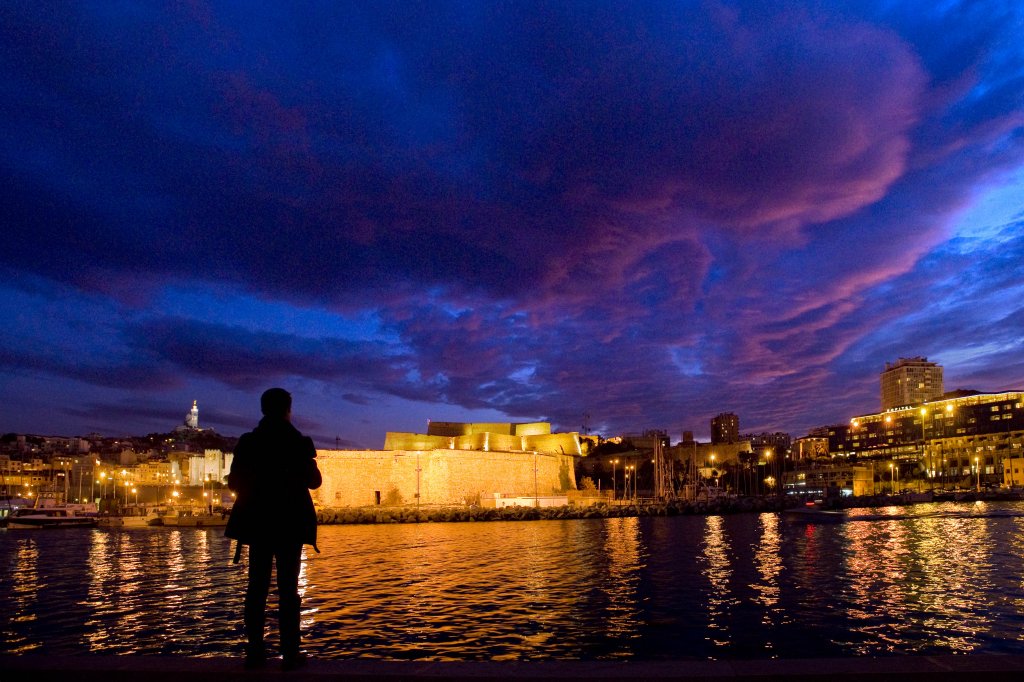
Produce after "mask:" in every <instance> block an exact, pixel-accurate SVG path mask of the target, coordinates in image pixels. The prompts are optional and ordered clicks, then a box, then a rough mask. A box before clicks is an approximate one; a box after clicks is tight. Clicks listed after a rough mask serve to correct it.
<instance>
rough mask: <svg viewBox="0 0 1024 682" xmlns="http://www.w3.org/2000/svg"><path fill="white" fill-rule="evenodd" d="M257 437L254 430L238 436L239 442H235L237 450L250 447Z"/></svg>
mask: <svg viewBox="0 0 1024 682" xmlns="http://www.w3.org/2000/svg"><path fill="white" fill-rule="evenodd" d="M255 439H256V433H254V432H253V431H246V432H245V433H243V434H242V435H241V436H239V437H238V442H237V443H235V452H238V451H239V450H244V449H245V448H247V447H249V446H250V445H252V442H253V440H255Z"/></svg>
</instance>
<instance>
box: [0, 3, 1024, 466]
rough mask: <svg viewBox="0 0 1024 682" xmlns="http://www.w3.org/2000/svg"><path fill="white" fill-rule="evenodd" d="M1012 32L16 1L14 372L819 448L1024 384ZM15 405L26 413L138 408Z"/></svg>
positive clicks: (761, 17) (809, 18) (1003, 7)
mask: <svg viewBox="0 0 1024 682" xmlns="http://www.w3.org/2000/svg"><path fill="white" fill-rule="evenodd" d="M1022 21H1024V18H1022V13H1021V10H1020V8H1019V7H1018V6H1017V5H1016V4H1015V3H1008V2H1006V3H1001V2H989V3H964V4H955V3H954V4H952V5H946V6H942V7H935V6H933V5H932V4H929V3H911V4H904V5H900V6H898V7H893V6H891V5H890V4H887V3H879V4H877V5H875V4H872V3H849V4H847V3H841V2H836V3H821V2H785V3H781V4H780V3H776V4H773V5H771V6H762V5H759V4H757V3H744V2H706V3H699V4H694V3H684V4H668V3H656V4H651V5H643V6H640V7H628V8H626V7H623V6H622V5H621V4H620V3H590V4H588V6H587V7H586V8H581V7H579V6H577V5H574V4H571V3H566V4H558V3H556V4H554V5H552V4H551V3H537V4H534V3H511V4H483V5H475V6H466V5H464V4H460V3H444V2H441V3H430V4H429V5H423V6H420V5H410V4H409V3H384V4H375V5H373V6H365V7H354V8H352V7H347V8H345V10H344V11H341V10H340V9H337V8H333V7H331V6H322V7H318V8H303V9H302V10H301V11H300V10H298V9H294V8H290V7H284V6H267V7H257V8H252V7H247V8H232V7H230V6H222V5H218V4H206V3H194V4H190V5H180V6H179V5H171V6H168V7H162V8H158V7H140V8H135V9H134V10H133V11H132V12H127V11H119V10H112V9H109V8H98V7H91V6H86V7H67V6H65V5H64V4H60V3H57V4H53V5H50V6H47V5H46V4H45V3H27V2H26V3H19V2H12V3H7V4H5V6H4V7H3V8H0V44H2V45H3V47H4V48H5V49H4V50H3V51H2V52H3V56H2V57H0V64H2V65H3V68H2V69H0V92H2V93H3V94H4V101H5V105H4V106H3V108H2V109H0V116H2V122H3V125H2V126H0V174H2V179H3V183H2V186H0V205H2V206H3V209H2V211H3V215H2V217H3V220H4V223H5V225H6V226H7V230H6V232H7V237H6V245H5V248H4V249H3V250H0V268H3V270H4V272H5V273H8V275H9V277H7V278H5V281H6V282H7V283H6V284H5V285H4V288H3V291H4V292H5V293H4V296H5V298H6V301H7V303H6V305H5V308H6V309H7V311H6V312H7V313H8V315H9V317H10V316H13V318H12V319H13V322H12V324H11V325H9V327H8V329H7V330H6V331H5V332H3V337H2V338H3V339H4V344H3V349H2V352H0V368H2V373H0V386H4V387H5V390H6V391H7V392H8V394H10V391H26V390H30V389H32V388H34V387H38V386H50V387H52V389H53V392H52V393H53V396H54V397H53V399H52V401H50V402H51V404H52V403H53V402H54V401H59V400H60V398H59V396H60V395H61V394H62V392H63V391H62V389H61V387H65V386H68V385H74V386H75V388H76V390H78V391H81V392H82V394H83V395H86V396H88V399H89V400H90V401H91V402H92V404H95V405H101V406H102V405H113V404H117V403H116V402H114V403H112V402H110V399H109V397H107V398H105V399H100V398H99V397H95V398H94V397H93V396H99V395H100V393H101V392H103V391H114V392H115V393H116V394H117V396H116V397H117V398H118V399H120V400H122V401H127V402H135V403H140V404H141V403H145V402H147V401H148V402H150V403H151V404H156V405H161V406H164V405H166V406H167V407H166V408H164V409H167V410H168V411H171V409H172V408H171V405H172V403H173V404H177V403H175V402H174V401H179V400H180V401H183V402H184V401H188V400H191V399H194V398H197V397H200V396H197V395H195V394H196V393H197V392H200V391H201V392H203V394H204V395H203V396H201V397H203V399H204V404H205V403H206V402H209V403H212V404H213V405H221V406H222V407H221V408H217V409H219V412H220V413H221V414H222V415H223V420H222V422H221V425H222V428H224V429H226V430H232V429H234V428H235V427H237V423H238V421H239V419H240V416H239V415H243V414H246V413H247V408H246V407H245V405H244V401H246V400H250V399H251V395H254V394H255V393H256V392H257V391H258V390H259V388H260V387H262V386H264V385H266V384H268V383H280V384H285V385H290V386H292V387H293V388H295V390H296V391H297V395H299V394H300V393H302V394H303V395H305V396H306V397H307V398H308V404H309V408H310V411H311V416H310V418H311V419H312V420H315V422H316V424H317V428H320V429H321V432H322V433H324V434H329V433H330V432H332V431H333V432H335V433H338V432H341V431H345V430H351V433H340V434H339V438H340V437H341V436H344V437H345V439H346V440H350V441H352V442H356V443H363V444H366V445H375V446H376V445H378V444H379V442H380V440H382V437H383V432H384V431H385V430H389V429H390V430H402V429H405V430H412V429H415V428H422V427H423V424H418V425H417V424H410V423H408V420H409V419H411V418H413V416H415V417H416V418H420V417H421V416H422V415H428V414H436V413H439V412H443V413H444V415H445V417H446V418H451V419H459V418H465V419H471V418H474V417H475V416H476V415H484V414H487V415H489V416H490V417H494V418H498V417H504V418H507V419H518V418H522V419H536V418H542V419H550V420H552V421H554V422H555V423H556V425H557V426H558V427H560V428H572V429H575V428H579V426H580V425H581V424H580V422H581V419H582V415H583V414H584V413H586V414H589V415H591V417H590V421H591V424H592V425H593V426H595V427H598V428H601V429H602V430H605V431H607V432H615V431H636V430H640V429H643V428H651V427H656V428H666V429H668V430H669V431H670V432H671V433H673V434H678V432H679V431H681V430H683V429H690V430H695V431H697V432H698V433H704V432H705V430H706V424H707V419H708V418H709V417H710V416H712V415H713V414H715V413H717V412H719V411H725V410H732V411H736V412H738V413H739V414H740V415H741V419H742V420H743V421H742V424H743V427H744V429H746V428H747V427H748V426H749V427H750V428H751V429H759V430H760V429H770V430H787V431H792V432H794V433H795V434H797V435H799V433H800V432H801V431H802V430H806V429H807V428H809V427H812V426H815V425H819V424H823V423H831V422H835V421H844V420H845V419H847V418H848V417H849V415H850V414H851V413H860V412H866V411H870V410H872V409H874V408H875V407H876V400H877V390H876V387H877V373H878V371H879V370H880V369H881V367H882V366H883V365H884V363H885V362H886V361H891V360H893V359H895V358H896V357H898V356H900V355H918V354H923V355H929V356H930V357H932V358H933V359H936V360H939V361H940V362H945V363H946V365H947V370H946V374H947V377H956V378H957V379H958V380H962V381H964V382H968V383H972V387H974V388H978V389H982V390H986V389H989V388H992V389H995V388H1002V387H1006V386H1008V385H1018V386H1024V373H1022V372H1021V371H1020V367H1021V364H1020V362H1019V361H1018V360H1016V357H1017V356H1016V355H1014V354H1015V353H1017V352H1019V344H1017V345H1015V344H1014V338H1020V337H1019V335H1018V336H1016V337H1015V336H1014V334H1016V333H1017V327H1018V325H1017V323H1016V319H1017V317H1015V316H1014V315H1013V312H1014V311H1012V310H1007V306H1010V307H1012V305H1011V304H1010V303H1009V302H1010V301H1012V300H1013V299H1012V298H1011V297H1010V294H1008V293H1005V292H1006V291H1008V290H1007V289H1006V288H1005V287H1006V286H1008V284H1007V283H1012V282H1013V280H1014V274H1015V273H1017V271H1018V269H1017V266H1016V262H1017V261H1016V260H1014V259H1013V258H1011V257H1010V256H1009V255H1008V254H1013V253H1016V251H1015V249H1017V250H1019V248H1020V244H1019V243H1018V238H1017V237H1016V235H1017V234H1018V229H1017V228H1019V224H1020V223H1019V220H1020V206H1019V202H1018V206H1017V207H1016V209H1015V208H1014V207H1013V206H1012V205H1007V202H1004V204H1003V205H1000V207H999V209H998V210H990V211H988V212H984V213H979V207H980V206H982V205H983V204H985V201H986V197H989V196H991V195H993V194H998V193H1000V192H1006V191H1011V190H1012V188H1017V187H1019V186H1020V183H1021V182H1022V177H1024V176H1022V172H1021V167H1022V159H1024V154H1022V135H1021V132H1022V130H1024V111H1022V107H1021V102H1022V101H1024V97H1022V95H1024V93H1022V89H1024V84H1022V83H1024V81H1022V80H1021V74H1022V73H1024V50H1022V49H1021V48H1020V47H1019V46H1018V42H1019V41H1018V40H1017V37H1018V36H1017V33H1019V31H1018V29H1019V27H1020V26H1021V24H1022ZM1007 188H1009V189H1007ZM1018 195H1019V192H1018ZM990 203H991V202H990ZM965 216H970V217H971V219H972V220H973V221H974V223H973V224H972V225H965V224H964V223H963V219H964V217H965ZM979 222H980V223H985V224H987V225H989V226H991V227H992V230H993V231H990V233H989V234H988V235H986V236H985V237H983V238H977V237H973V238H967V237H965V236H964V233H965V231H968V230H971V229H976V228H977V226H978V223H979ZM999 226H1002V227H1001V228H1000V229H1001V231H1000V229H997V228H998V227H999ZM993 235H998V238H996V237H995V236H993ZM981 264H983V267H982V266H981ZM979 270H980V274H979ZM956 282H959V283H960V284H959V285H956V284H955V283H956ZM982 282H991V286H982V284H981V283H982ZM1000 287H1002V288H1000ZM183 289H187V290H189V291H200V292H203V295H202V296H197V297H189V298H188V301H189V305H184V304H183V303H182V300H176V299H175V296H176V295H177V292H181V291H182V290H183ZM197 301H198V303H197ZM33 307H36V308H38V309H39V312H38V313H35V312H33ZM937 309H941V310H943V314H942V316H941V317H932V316H930V315H929V313H928V312H927V311H929V310H937ZM59 320H68V321H73V322H75V326H74V328H72V327H71V326H65V325H62V324H54V322H55V321H59ZM957 320H965V321H966V320H970V321H971V323H972V325H971V327H969V329H974V330H978V332H979V333H984V341H981V340H980V339H979V338H976V337H972V336H971V334H970V333H969V332H967V331H965V330H966V329H968V327H965V326H963V325H959V324H957ZM947 326H948V327H949V329H947ZM954 331H955V333H954ZM946 358H948V360H946ZM69 382H71V383H70V384H69ZM994 383H998V384H1000V385H999V386H994V385H993V384H994ZM24 404H25V405H26V407H25V408H24V409H23V410H21V411H19V412H18V414H17V415H16V416H17V419H19V420H21V422H20V423H14V422H12V423H9V424H5V425H3V428H4V429H7V430H49V431H53V432H58V431H59V432H66V431H69V430H70V431H74V430H78V429H81V428H85V427H86V424H88V425H89V427H90V428H92V427H95V428H102V427H106V428H109V429H113V427H114V423H113V421H112V420H113V419H115V417H110V418H108V421H107V422H103V419H102V418H101V417H100V416H99V415H100V414H102V412H103V410H102V409H100V410H98V411H97V412H96V414H95V415H92V416H90V415H88V414H86V413H87V412H88V411H82V410H79V411H78V413H76V414H66V416H65V417H61V418H60V419H58V420H57V423H54V421H53V419H52V418H49V417H47V416H46V414H45V409H44V407H45V405H46V404H47V402H46V401H41V400H39V398H38V396H34V397H33V398H32V399H31V400H28V399H26V400H25V402H24ZM30 405H31V406H32V407H31V409H30V408H29V407H28V406H30ZM411 406H415V407H411ZM54 407H57V406H56V405H54ZM175 409H177V408H175ZM217 409H215V410H212V411H211V414H217V413H218V411H217ZM313 413H315V416H313ZM52 414H60V412H59V411H58V410H54V411H52ZM136 414H138V416H137V417H133V419H134V420H135V421H133V422H132V423H133V424H138V425H139V426H140V428H141V427H144V428H147V429H155V428H157V426H156V425H154V424H153V419H152V417H147V416H145V415H144V414H142V413H136ZM173 414H174V418H175V419H177V415H176V412H174V413H173ZM86 417H88V418H87V419H86ZM438 418H440V417H438ZM97 420H99V421H97ZM325 437H326V435H325Z"/></svg>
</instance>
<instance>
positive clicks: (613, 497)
mask: <svg viewBox="0 0 1024 682" xmlns="http://www.w3.org/2000/svg"><path fill="white" fill-rule="evenodd" d="M618 463H619V459H618V457H616V458H615V459H613V460H612V500H614V499H615V465H616V464H618Z"/></svg>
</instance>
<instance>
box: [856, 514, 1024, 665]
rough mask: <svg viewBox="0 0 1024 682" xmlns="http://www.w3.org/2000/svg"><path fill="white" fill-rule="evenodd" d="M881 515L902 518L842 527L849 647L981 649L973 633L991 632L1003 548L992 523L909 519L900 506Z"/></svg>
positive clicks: (863, 649) (863, 650) (866, 650)
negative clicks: (996, 555) (994, 574)
mask: <svg viewBox="0 0 1024 682" xmlns="http://www.w3.org/2000/svg"><path fill="white" fill-rule="evenodd" d="M982 512H983V510H982ZM881 513H889V514H891V515H895V516H897V517H898V518H896V519H894V520H889V521H871V522H866V521H863V522H862V521H854V522H849V523H846V524H843V527H842V531H843V539H844V541H845V544H846V546H847V562H846V563H847V565H846V571H845V572H846V574H847V575H848V576H849V589H848V590H847V594H846V595H845V596H846V597H847V601H848V603H849V605H850V606H849V609H848V616H849V618H850V619H851V621H852V628H851V631H852V634H853V635H855V637H856V639H854V640H853V641H851V642H849V643H847V644H848V645H849V646H850V647H851V648H852V649H853V650H855V651H857V652H858V653H877V652H878V651H879V650H880V648H881V649H882V650H885V651H889V652H900V653H912V652H915V651H916V652H928V651H933V650H941V651H951V652H970V651H974V650H976V649H977V648H978V646H979V643H978V639H977V637H976V634H977V633H979V632H982V631H984V630H985V629H986V627H987V625H988V616H987V615H986V614H987V613H988V611H989V604H990V600H991V597H992V594H993V589H992V585H991V584H990V578H989V572H990V569H991V566H992V560H993V557H992V553H993V552H994V551H998V550H997V547H998V544H999V543H998V542H996V541H995V539H994V538H992V537H991V535H990V532H989V528H990V526H989V522H988V521H987V520H986V519H984V518H969V517H961V516H943V515H941V513H936V514H932V515H921V516H920V517H917V518H915V517H913V516H912V515H911V516H909V517H908V516H907V515H906V513H905V511H904V510H903V509H901V508H895V507H894V508H889V509H886V510H882V511H881ZM1018 521H1019V520H1018ZM1018 556H1019V555H1018Z"/></svg>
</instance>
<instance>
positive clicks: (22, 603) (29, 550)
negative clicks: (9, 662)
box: [3, 539, 43, 654]
mask: <svg viewBox="0 0 1024 682" xmlns="http://www.w3.org/2000/svg"><path fill="white" fill-rule="evenodd" d="M15 556H16V557H17V559H16V560H17V567H18V571H17V579H16V580H15V581H14V583H13V585H12V588H13V589H12V593H13V594H12V596H13V599H12V602H13V607H14V608H13V613H12V614H11V618H10V620H11V623H10V627H9V628H4V631H3V634H4V638H5V639H6V640H7V646H9V647H10V649H11V653H15V654H23V653H29V652H31V651H32V650H34V649H37V648H39V646H40V643H39V642H33V641H31V640H29V639H28V638H26V637H25V636H24V635H22V633H21V631H20V630H21V628H23V627H24V626H25V625H26V624H28V623H32V622H33V621H35V620H37V618H38V613H37V610H38V599H39V593H40V590H41V588H42V587H43V582H42V580H41V579H40V577H39V546H38V544H37V543H35V542H33V541H32V540H31V539H25V540H23V541H21V542H19V543H18V547H17V550H16V555H15Z"/></svg>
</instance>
